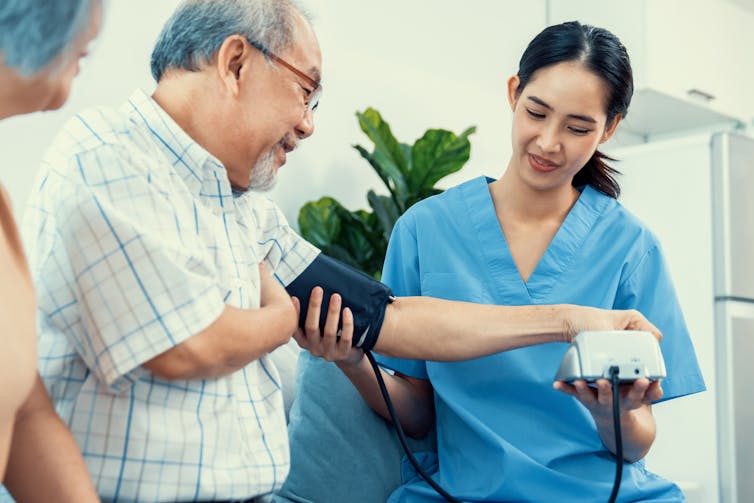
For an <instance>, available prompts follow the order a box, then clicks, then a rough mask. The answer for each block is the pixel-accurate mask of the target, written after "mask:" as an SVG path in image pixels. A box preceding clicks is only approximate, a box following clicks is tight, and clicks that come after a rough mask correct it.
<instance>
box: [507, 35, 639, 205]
mask: <svg viewBox="0 0 754 503" xmlns="http://www.w3.org/2000/svg"><path fill="white" fill-rule="evenodd" d="M567 61H580V62H581V63H582V64H583V65H584V67H585V68H586V69H587V70H589V71H591V72H592V73H594V74H595V75H597V76H598V77H600V78H601V79H602V80H603V81H604V82H605V84H606V87H607V91H608V93H607V110H606V113H607V122H606V125H607V126H608V127H609V126H610V125H611V124H612V122H613V120H615V119H616V117H618V116H621V117H625V116H626V113H627V112H628V106H629V105H630V104H631V96H632V95H633V93H634V79H633V71H632V70H631V60H630V59H629V57H628V52H627V51H626V48H625V47H624V46H623V44H622V43H621V41H620V40H619V39H618V37H616V36H615V35H613V34H612V33H610V32H609V31H607V30H605V29H604V28H597V27H594V26H590V25H586V24H581V23H579V22H578V21H570V22H567V23H562V24H558V25H554V26H549V27H547V28H545V29H544V30H543V31H542V32H541V33H540V34H539V35H537V36H536V37H534V40H532V41H531V42H530V43H529V45H528V46H527V48H526V50H525V51H524V54H523V55H522V56H521V60H520V61H519V64H518V78H519V85H518V88H517V89H516V92H517V93H519V94H520V93H521V92H522V91H523V89H524V87H526V84H528V83H529V81H530V80H531V78H532V76H533V75H534V73H535V72H536V71H537V70H539V69H541V68H545V67H547V66H551V65H555V64H557V63H563V62H567ZM605 159H607V160H611V161H614V160H615V159H612V158H611V157H608V156H606V155H605V154H603V153H602V152H600V151H599V150H597V151H595V152H594V154H593V155H592V158H591V159H589V161H588V162H587V163H586V164H585V165H584V167H583V168H581V170H580V171H579V172H578V173H576V175H575V176H574V178H573V185H574V187H580V186H583V185H591V186H592V187H594V188H595V189H596V190H599V191H600V192H602V193H604V194H606V195H608V196H610V197H613V198H617V197H618V196H619V195H620V186H619V185H618V182H617V181H616V180H615V177H614V175H618V174H620V172H619V171H618V170H616V169H615V168H612V167H610V166H608V165H607V164H606V163H605V161H604V160H605Z"/></svg>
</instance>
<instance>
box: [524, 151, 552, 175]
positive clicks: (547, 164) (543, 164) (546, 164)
mask: <svg viewBox="0 0 754 503" xmlns="http://www.w3.org/2000/svg"><path fill="white" fill-rule="evenodd" d="M529 164H531V166H532V168H534V169H535V170H537V171H544V172H548V171H553V170H554V169H556V168H557V167H558V166H559V164H557V163H555V162H553V161H550V160H549V159H545V158H544V157H540V156H538V155H534V154H529Z"/></svg>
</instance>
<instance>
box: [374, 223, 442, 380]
mask: <svg viewBox="0 0 754 503" xmlns="http://www.w3.org/2000/svg"><path fill="white" fill-rule="evenodd" d="M411 222H413V219H412V218H411V215H410V214H407V215H404V216H402V217H401V218H399V219H398V221H397V222H396V224H395V227H393V232H392V234H391V236H390V241H389V242H388V247H387V252H386V254H385V263H384V265H383V267H382V282H383V283H385V284H386V285H387V286H389V287H390V288H391V289H392V290H393V293H394V294H395V295H396V296H397V297H407V296H417V295H421V294H422V291H421V279H420V275H419V253H418V248H417V243H416V233H415V232H413V229H412V228H411ZM375 358H376V360H377V361H378V362H379V363H380V365H382V366H383V367H387V368H389V369H392V370H395V371H397V372H400V373H401V374H406V375H409V376H412V377H417V378H419V379H429V376H428V375H427V364H426V362H425V361H423V360H403V359H400V358H391V357H387V356H382V355H376V356H375Z"/></svg>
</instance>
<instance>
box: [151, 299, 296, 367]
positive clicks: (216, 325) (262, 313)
mask: <svg viewBox="0 0 754 503" xmlns="http://www.w3.org/2000/svg"><path fill="white" fill-rule="evenodd" d="M286 302H287V303H288V305H280V304H277V305H270V306H265V307H262V308H259V309H239V308H235V307H231V306H226V307H225V310H224V311H223V312H222V314H221V315H220V317H219V318H218V319H217V320H215V321H214V322H213V323H212V324H211V325H210V326H209V327H207V328H206V329H205V330H203V331H202V332H200V333H198V334H196V335H194V336H193V337H191V338H189V339H188V340H186V341H184V342H182V343H181V344H179V345H177V346H175V347H174V348H172V349H169V350H168V351H166V352H164V353H162V354H161V355H159V356H157V357H155V358H152V359H151V360H149V361H148V362H146V363H144V365H143V367H144V368H145V369H147V370H149V371H150V372H152V373H154V374H155V375H157V376H158V377H161V378H163V379H174V380H185V379H212V378H217V377H221V376H224V375H228V374H231V373H233V372H236V371H237V370H239V369H241V368H243V367H245V366H246V365H248V364H249V363H250V362H252V361H254V360H256V359H258V358H260V357H261V356H263V355H265V354H266V353H269V352H270V351H272V350H273V349H275V348H277V347H278V346H281V345H282V344H285V343H286V342H288V340H290V338H291V335H292V334H293V331H294V329H295V327H296V313H295V311H294V309H293V305H292V303H291V302H290V299H287V298H286Z"/></svg>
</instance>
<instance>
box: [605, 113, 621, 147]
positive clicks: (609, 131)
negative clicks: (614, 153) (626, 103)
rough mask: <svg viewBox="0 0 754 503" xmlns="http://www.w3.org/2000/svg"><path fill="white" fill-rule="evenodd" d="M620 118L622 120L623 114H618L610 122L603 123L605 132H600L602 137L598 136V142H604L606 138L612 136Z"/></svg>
mask: <svg viewBox="0 0 754 503" xmlns="http://www.w3.org/2000/svg"><path fill="white" fill-rule="evenodd" d="M621 120H623V116H622V115H620V114H618V115H616V116H615V118H614V119H613V122H612V123H611V124H607V125H605V132H604V133H602V138H600V143H605V142H606V141H607V140H609V139H610V138H612V137H613V135H614V134H615V130H616V129H618V124H620V121H621Z"/></svg>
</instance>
